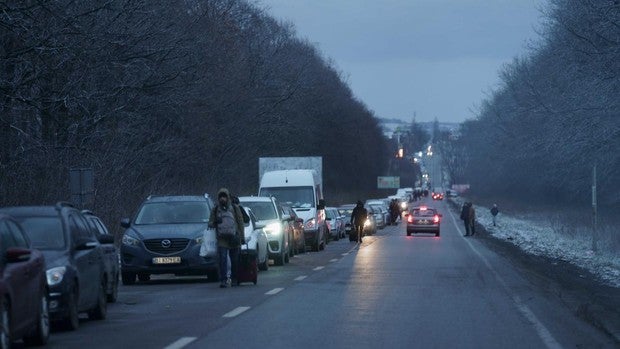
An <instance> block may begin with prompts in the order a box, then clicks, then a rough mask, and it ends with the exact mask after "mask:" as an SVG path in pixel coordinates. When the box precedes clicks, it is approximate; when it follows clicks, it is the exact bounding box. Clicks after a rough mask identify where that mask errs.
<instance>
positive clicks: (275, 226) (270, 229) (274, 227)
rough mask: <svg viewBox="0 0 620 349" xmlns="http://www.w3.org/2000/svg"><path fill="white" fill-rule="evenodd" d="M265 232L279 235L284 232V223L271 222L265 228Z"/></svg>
mask: <svg viewBox="0 0 620 349" xmlns="http://www.w3.org/2000/svg"><path fill="white" fill-rule="evenodd" d="M263 230H264V231H265V233H267V234H274V235H279V234H281V233H282V224H280V223H269V224H267V226H266V227H265V228H263Z"/></svg>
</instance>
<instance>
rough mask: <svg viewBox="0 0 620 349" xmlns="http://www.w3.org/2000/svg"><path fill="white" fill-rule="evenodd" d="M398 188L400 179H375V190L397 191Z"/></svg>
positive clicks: (386, 177)
mask: <svg viewBox="0 0 620 349" xmlns="http://www.w3.org/2000/svg"><path fill="white" fill-rule="evenodd" d="M398 188H400V177H388V176H379V177H377V189H398Z"/></svg>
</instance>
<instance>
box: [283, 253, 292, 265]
mask: <svg viewBox="0 0 620 349" xmlns="http://www.w3.org/2000/svg"><path fill="white" fill-rule="evenodd" d="M290 261H291V257H290V255H289V251H288V250H287V251H286V253H285V254H284V263H289V262H290Z"/></svg>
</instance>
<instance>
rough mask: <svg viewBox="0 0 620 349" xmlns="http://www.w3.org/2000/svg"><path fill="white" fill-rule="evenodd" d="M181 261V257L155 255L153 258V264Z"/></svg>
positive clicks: (177, 262)
mask: <svg viewBox="0 0 620 349" xmlns="http://www.w3.org/2000/svg"><path fill="white" fill-rule="evenodd" d="M179 263H181V257H155V258H153V264H179Z"/></svg>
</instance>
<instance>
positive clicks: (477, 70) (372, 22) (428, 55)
mask: <svg viewBox="0 0 620 349" xmlns="http://www.w3.org/2000/svg"><path fill="white" fill-rule="evenodd" d="M260 1H261V3H262V4H263V6H265V7H266V8H267V9H268V11H269V12H270V13H271V14H272V15H274V16H275V17H276V18H280V19H283V20H286V21H290V22H292V23H293V24H294V25H295V27H296V29H297V33H298V35H299V36H300V37H303V38H307V39H308V40H309V41H310V42H312V43H315V44H316V45H317V46H318V47H319V48H320V49H321V51H322V52H323V53H324V55H325V56H326V57H328V58H331V59H333V61H334V62H335V64H336V67H337V68H338V69H339V70H340V71H342V72H343V73H344V74H345V76H347V77H348V78H347V82H348V83H349V85H350V86H351V88H352V90H353V93H354V94H355V95H356V96H357V97H358V98H359V99H360V100H362V101H363V102H364V103H366V105H367V106H368V107H369V108H370V109H372V110H374V112H375V113H376V114H377V116H379V117H384V118H394V117H395V118H400V119H404V120H407V121H411V119H412V118H413V113H414V111H415V112H416V113H417V118H416V119H417V120H418V121H432V120H433V119H434V118H435V117H437V118H438V119H439V120H440V121H449V122H461V121H463V120H465V119H466V118H471V117H473V116H474V114H473V112H472V110H474V111H475V109H476V106H478V105H480V102H481V101H482V100H483V99H484V98H485V96H487V95H488V93H489V91H491V90H492V89H493V88H495V87H496V86H497V84H498V81H499V79H498V71H499V70H500V68H501V67H502V65H503V64H505V63H509V62H510V61H511V60H512V59H513V58H514V57H515V56H517V55H520V54H525V53H526V52H527V44H528V42H529V41H530V40H532V39H536V38H537V34H536V32H535V30H536V28H538V27H539V25H538V22H539V21H540V11H539V9H540V8H541V5H542V4H544V0H260Z"/></svg>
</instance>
